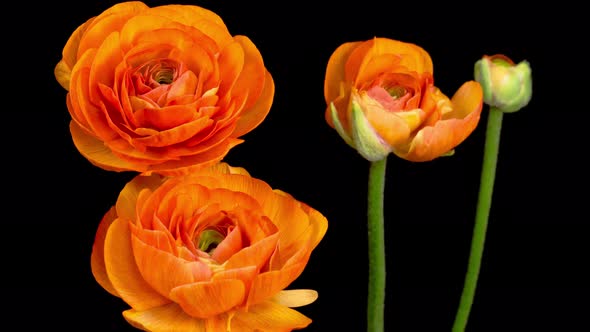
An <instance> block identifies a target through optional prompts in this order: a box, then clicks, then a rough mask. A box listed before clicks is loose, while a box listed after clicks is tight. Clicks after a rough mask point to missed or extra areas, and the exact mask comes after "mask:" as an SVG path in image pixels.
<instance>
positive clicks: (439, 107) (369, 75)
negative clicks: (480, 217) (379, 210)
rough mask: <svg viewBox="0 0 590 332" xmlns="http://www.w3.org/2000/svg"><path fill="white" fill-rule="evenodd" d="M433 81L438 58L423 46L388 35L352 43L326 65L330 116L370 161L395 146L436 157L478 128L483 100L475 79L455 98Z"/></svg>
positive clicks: (418, 157) (416, 156) (404, 152)
mask: <svg viewBox="0 0 590 332" xmlns="http://www.w3.org/2000/svg"><path fill="white" fill-rule="evenodd" d="M433 82H434V80H433V68H432V60H431V58H430V56H429V55H428V53H427V52H426V51H424V50H423V49H422V48H421V47H419V46H417V45H414V44H410V43H404V42H400V41H396V40H391V39H387V38H374V39H371V40H367V41H362V42H361V41H357V42H350V43H345V44H343V45H341V46H340V47H338V48H337V49H336V51H335V52H334V53H333V54H332V56H331V57H330V60H329V62H328V66H327V69H326V77H325V84H324V96H325V99H326V102H327V104H328V108H327V110H326V120H327V121H328V124H329V125H330V126H331V127H333V128H335V129H336V130H337V131H338V133H339V134H340V136H342V138H343V139H344V140H345V141H346V142H347V143H348V144H349V145H351V146H352V147H353V148H355V149H356V150H357V151H358V152H359V153H360V154H361V155H363V157H365V158H366V159H368V160H370V161H376V160H380V159H383V158H385V157H386V156H387V155H388V154H389V153H391V152H393V153H394V154H396V155H397V156H399V157H401V158H404V159H407V160H410V161H428V160H432V159H434V158H437V157H439V156H441V155H443V154H446V153H449V152H451V151H452V150H453V149H454V148H455V147H456V146H457V145H458V144H459V143H461V142H462V141H463V140H465V138H467V137H468V136H469V134H471V132H472V131H473V130H474V129H475V127H476V126H477V124H478V122H479V118H480V113H481V109H482V104H483V103H482V90H481V86H480V85H479V83H477V82H475V81H469V82H466V83H464V84H463V85H462V86H461V88H459V90H458V91H457V92H456V93H455V94H454V96H453V97H452V98H451V99H449V98H448V97H447V96H445V95H444V94H443V93H442V92H441V91H440V90H439V89H438V88H436V87H435V86H434V83H433Z"/></svg>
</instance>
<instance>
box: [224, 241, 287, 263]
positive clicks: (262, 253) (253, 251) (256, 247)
mask: <svg viewBox="0 0 590 332" xmlns="http://www.w3.org/2000/svg"><path fill="white" fill-rule="evenodd" d="M278 240H279V233H275V234H273V235H271V236H268V237H266V238H264V239H262V240H260V241H258V242H256V243H254V244H252V245H250V246H249V247H246V248H243V249H242V250H240V251H238V252H237V253H235V254H234V255H233V256H232V257H230V259H228V260H227V262H226V264H225V268H226V269H235V268H240V267H246V266H256V267H257V268H258V269H260V268H261V267H262V265H264V264H265V263H266V262H267V261H268V259H269V258H270V256H271V255H272V253H273V252H274V250H275V248H276V246H277V242H278Z"/></svg>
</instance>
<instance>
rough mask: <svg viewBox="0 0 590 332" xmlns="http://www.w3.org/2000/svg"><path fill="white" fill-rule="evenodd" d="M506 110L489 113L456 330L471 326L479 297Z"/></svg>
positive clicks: (463, 329) (492, 110)
mask: <svg viewBox="0 0 590 332" xmlns="http://www.w3.org/2000/svg"><path fill="white" fill-rule="evenodd" d="M502 116H503V113H502V111H500V110H498V109H496V108H494V107H492V108H490V112H489V114H488V126H487V129H486V139H485V146H484V155H483V164H482V171H481V180H480V184H479V197H478V200H477V210H476V215H475V225H474V228H473V237H472V239H471V253H470V255H469V263H468V266H467V274H466V275H465V283H464V285H463V293H462V294H461V300H460V302H459V309H458V311H457V315H456V316H455V323H454V324H453V330H452V331H453V332H463V331H465V327H466V326H467V320H468V318H469V313H470V311H471V306H472V304H473V298H474V297H475V288H476V285H477V278H478V276H479V270H480V267H481V258H482V256H483V247H484V242H485V236H486V230H487V226H488V217H489V214H490V207H491V205H492V192H493V191H494V180H495V177H496V164H497V161H498V151H499V147H500V132H501V129H502Z"/></svg>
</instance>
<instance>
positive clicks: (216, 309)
mask: <svg viewBox="0 0 590 332" xmlns="http://www.w3.org/2000/svg"><path fill="white" fill-rule="evenodd" d="M170 298H171V299H172V300H174V302H176V303H178V304H179V305H180V306H181V307H182V309H183V310H184V312H186V313H187V314H189V315H191V316H193V317H198V318H208V317H212V316H215V315H219V314H222V313H224V312H227V311H229V310H231V309H233V308H234V307H236V306H237V305H239V304H240V303H242V302H243V301H244V298H245V286H244V283H243V282H242V281H241V280H236V279H218V280H214V281H210V282H198V283H194V284H189V285H183V286H179V287H176V288H174V289H173V290H172V291H171V292H170Z"/></svg>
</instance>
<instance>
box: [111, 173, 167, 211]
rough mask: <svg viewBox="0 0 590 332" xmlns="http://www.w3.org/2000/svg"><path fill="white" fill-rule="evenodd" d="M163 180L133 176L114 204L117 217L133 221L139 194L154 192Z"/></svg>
mask: <svg viewBox="0 0 590 332" xmlns="http://www.w3.org/2000/svg"><path fill="white" fill-rule="evenodd" d="M163 180H164V178H163V177H162V176H159V175H152V176H143V175H138V176H135V177H134V178H133V179H132V180H131V181H129V182H128V183H127V184H126V185H125V186H124V187H123V189H122V190H121V192H120V193H119V197H118V198H117V203H116V208H117V215H118V216H119V217H120V218H123V219H128V220H135V217H136V208H137V200H138V197H139V195H140V192H141V191H143V190H146V189H148V190H155V189H156V188H158V187H159V186H160V185H161V184H162V181H163Z"/></svg>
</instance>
